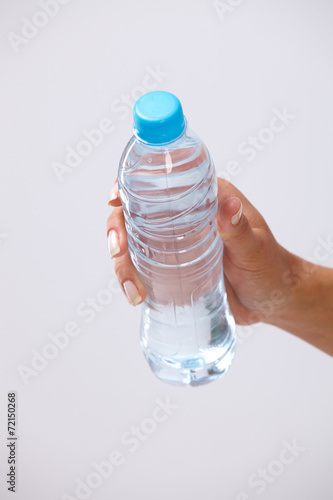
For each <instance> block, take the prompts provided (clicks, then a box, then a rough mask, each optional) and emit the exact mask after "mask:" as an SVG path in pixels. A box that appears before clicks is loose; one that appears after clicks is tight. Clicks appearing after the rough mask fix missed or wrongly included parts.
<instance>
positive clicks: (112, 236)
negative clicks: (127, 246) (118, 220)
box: [108, 229, 120, 258]
mask: <svg viewBox="0 0 333 500" xmlns="http://www.w3.org/2000/svg"><path fill="white" fill-rule="evenodd" d="M108 246H109V252H110V255H111V258H112V257H114V256H115V255H117V253H119V252H120V247H119V240H118V236H117V233H116V231H114V230H113V229H111V231H110V232H109V236H108Z"/></svg>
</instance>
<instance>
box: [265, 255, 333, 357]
mask: <svg viewBox="0 0 333 500" xmlns="http://www.w3.org/2000/svg"><path fill="white" fill-rule="evenodd" d="M285 262H286V270H285V271H284V274H283V276H282V281H283V283H284V296H285V302H284V304H283V306H282V307H281V308H280V309H276V311H275V314H273V315H272V317H271V318H270V319H271V321H268V322H269V323H270V324H272V325H274V326H276V327H278V328H281V329H283V330H286V331H288V332H290V333H293V334H294V335H296V336H298V337H300V338H302V339H303V340H305V341H307V342H310V343H311V344H313V345H315V346H316V347H319V348H320V349H322V350H324V351H326V352H328V353H330V354H331V355H333V269H329V268H325V267H322V266H318V265H316V264H313V263H312V262H308V261H306V260H304V259H302V258H300V257H298V256H297V255H294V254H292V253H290V252H288V251H287V250H285Z"/></svg>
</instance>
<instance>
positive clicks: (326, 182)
mask: <svg viewBox="0 0 333 500" xmlns="http://www.w3.org/2000/svg"><path fill="white" fill-rule="evenodd" d="M46 12H48V13H46ZM332 16H333V3H332V2H331V1H330V0H316V1H315V2H314V1H311V0H274V1H270V2H267V1H264V0H244V1H243V2H242V1H239V0H238V1H236V0H225V1H224V2H215V5H214V3H213V2H212V1H208V0H192V1H190V0H165V1H162V0H161V1H158V0H155V1H153V0H141V1H136V0H126V1H124V2H120V1H117V2H116V1H115V0H111V1H106V0H96V1H88V0H81V1H79V0H71V1H65V0H62V4H61V5H60V2H55V0H54V1H52V0H50V1H49V2H47V1H46V0H45V1H43V0H41V1H39V2H38V1H33V0H25V1H23V0H20V1H19V0H17V1H16V2H8V1H2V2H1V6H0V19H1V21H0V26H1V36H0V44H1V47H0V54H1V65H0V68H1V92H0V109H1V148H0V155H1V164H0V165H1V167H0V168H1V177H0V262H1V263H0V266H1V281H0V294H1V303H0V304H1V305H0V309H1V313H0V314H1V318H0V321H1V322H0V328H1V348H0V353H1V354H0V356H1V359H0V361H1V377H0V384H1V391H0V418H1V422H0V424H1V427H0V428H1V431H0V435H1V442H0V459H1V462H0V470H1V475H0V496H1V498H2V499H7V498H8V499H9V498H14V497H15V498H16V499H17V500H60V499H62V500H65V499H67V500H68V498H72V499H73V498H92V499H93V500H106V499H110V498H112V499H116V500H132V499H146V500H155V499H156V498H158V499H159V500H167V499H170V498H173V499H186V500H188V499H191V500H201V499H202V498H210V499H212V500H236V499H237V500H249V499H251V500H253V499H257V498H264V499H265V500H266V499H267V500H280V499H281V498H284V499H286V500H295V499H302V500H313V499H314V498H318V499H320V500H330V499H331V498H332V495H333V479H332V461H333V437H332V420H333V403H332V389H333V365H332V359H331V358H330V357H329V356H328V355H326V354H324V353H322V352H320V351H319V350H317V349H315V348H314V347H311V346H310V345H307V344H305V343H304V342H303V341H301V340H299V339H297V338H295V337H293V336H292V335H290V334H288V333H286V332H283V331H281V330H278V329H276V328H274V327H269V326H267V325H264V324H262V325H258V326H256V327H254V328H252V329H239V331H238V333H239V336H240V342H239V343H238V346H237V352H236V357H235V360H234V362H233V365H232V367H231V369H230V371H229V372H228V374H227V375H226V376H225V377H223V378H222V379H221V380H219V381H218V382H214V383H213V384H210V385H207V386H203V387H200V388H191V387H190V388H177V387H173V386H169V385H167V384H165V383H162V382H160V381H158V380H157V379H155V378H154V376H153V374H152V373H151V372H150V369H149V367H148V365H147V364H146V362H145V359H144V357H143V355H142V354H141V350H140V345H139V322H140V307H138V308H131V307H130V306H129V305H128V304H127V302H126V300H125V298H124V297H123V296H122V293H121V291H120V289H119V286H118V285H117V283H116V280H115V277H114V272H113V265H112V262H111V260H110V258H109V255H108V251H107V241H106V234H105V223H106V218H107V216H108V214H109V212H110V209H109V208H108V206H107V195H108V192H109V189H110V188H111V186H112V184H113V182H114V179H115V177H116V175H117V168H118V161H119V157H120V155H121V152H122V150H123V148H124V147H125V145H126V142H127V140H128V139H129V138H130V136H131V134H132V117H131V113H132V109H131V106H132V105H133V102H134V100H135V99H136V98H137V97H139V95H140V94H141V93H142V92H144V91H147V90H150V89H152V88H155V89H161V90H167V91H170V92H173V93H175V94H176V95H177V96H178V97H179V99H180V100H181V102H182V104H183V108H184V111H185V114H186V117H187V119H188V121H189V123H190V126H191V128H193V129H194V130H195V131H196V132H197V133H198V134H199V135H200V136H201V137H202V138H203V140H204V141H205V142H206V144H207V146H208V148H209V150H210V152H211V155H212V157H213V159H214V162H215V165H216V169H217V171H218V172H219V173H220V175H222V176H226V173H227V175H229V177H230V180H231V181H232V182H234V184H235V185H236V186H237V187H238V188H239V189H240V190H242V191H243V192H244V194H245V195H246V196H247V197H248V198H249V199H250V200H251V201H252V203H253V204H254V205H255V206H256V207H257V208H258V209H259V210H260V211H261V212H262V214H263V215H264V217H265V218H266V220H267V222H268V223H269V225H270V227H271V228H272V231H273V232H274V234H275V236H276V238H277V239H278V241H279V242H280V243H281V244H283V245H284V246H286V247H287V248H288V249H289V250H291V251H293V252H295V253H297V254H299V255H301V256H303V257H305V258H311V259H313V260H317V261H318V262H319V261H320V263H322V264H324V265H327V266H332V265H333V255H332V253H333V250H332V247H330V246H329V243H327V242H329V241H332V239H333V228H332V205H333V204H332V183H333V173H332V155H333V150H332V131H333V99H332V97H333V92H332V89H333V70H332V55H333V46H332V42H333V31H332ZM29 23H30V24H29ZM31 23H33V24H32V25H31ZM36 25H37V28H36V27H35V28H34V26H36ZM149 75H150V76H149ZM148 87H150V88H149V89H148ZM276 111H278V112H280V113H287V114H288V115H292V118H289V119H288V120H286V121H288V123H286V124H285V126H284V127H283V130H281V131H280V132H275V133H274V134H273V136H272V134H270V132H269V131H268V132H267V130H266V131H264V132H263V129H267V127H269V124H270V121H271V119H272V117H273V116H274V114H275V113H276ZM101 122H102V124H103V126H104V129H105V130H106V129H107V132H105V133H104V132H103V136H102V139H101V136H100V135H98V137H97V135H96V134H95V136H94V137H95V143H96V144H95V145H94V144H91V146H90V147H89V144H88V146H87V145H86V144H84V143H82V142H81V141H84V140H86V136H87V134H88V135H89V133H90V132H91V131H92V130H93V129H96V128H97V127H99V126H100V124H101ZM105 127H106V128H105ZM258 135H260V137H262V138H263V139H264V140H266V144H265V145H264V147H263V143H262V142H261V143H260V149H261V150H260V151H258V150H256V152H255V154H254V155H253V154H251V155H250V153H247V154H244V147H245V146H246V142H247V141H248V140H249V137H258ZM244 141H245V145H244ZM98 142H99V143H98ZM242 144H243V146H242ZM77 148H79V150H80V151H81V153H82V152H83V154H81V155H80V156H79V157H78V156H76V160H75V159H74V158H73V150H74V151H77ZM242 148H243V149H242ZM242 151H243V152H242ZM69 152H71V154H72V157H71V161H72V164H71V166H68V165H67V169H66V156H68V154H69ZM250 156H251V159H250ZM252 156H255V157H254V158H252ZM67 160H68V161H70V158H67ZM230 162H233V163H232V164H233V165H235V164H237V165H238V168H237V169H236V170H237V174H236V170H235V169H234V170H231V169H230ZM74 163H76V166H73V164H74ZM60 164H62V167H61V166H59V165H60ZM228 168H229V174H228ZM59 169H60V170H59ZM59 171H60V172H61V174H59ZM230 172H231V174H230ZM323 241H324V242H326V247H327V248H326V250H325V246H324V247H323V243H322V242H323ZM318 248H319V249H318ZM318 259H319V260H318ZM65 329H67V332H69V333H70V334H71V336H68V333H66V335H65V334H64V331H65ZM61 334H62V335H61ZM52 335H53V337H52ZM52 338H53V339H54V338H58V339H62V348H55V347H52V345H53V346H54V341H52ZM66 339H67V341H66ZM58 342H60V340H58ZM66 342H67V344H66ZM48 344H52V345H51V347H50V346H49V345H48ZM65 344H66V345H65ZM43 352H44V353H46V356H48V357H49V358H52V359H47V360H45V362H43V361H41V358H39V357H38V354H36V353H39V355H41V353H43ZM38 360H39V361H38ZM29 370H30V371H29ZM22 373H23V374H25V375H22ZM8 391H16V394H17V436H18V440H17V445H16V458H17V463H16V475H17V492H16V494H15V495H14V494H13V493H11V492H9V491H8V490H7V486H8V485H7V484H6V474H7V472H8V463H7V456H8V448H7V446H6V443H7V441H6V438H7V434H6V432H7V431H6V429H7V392H8ZM161 402H162V405H163V404H164V405H165V404H166V403H168V402H169V403H170V404H171V405H172V406H170V407H169V409H167V410H162V409H161V410H156V408H157V407H158V406H159V405H161ZM160 408H161V406H160ZM154 412H155V413H154ZM163 412H164V413H163ZM167 412H168V413H167ZM157 414H158V415H159V416H160V417H161V416H162V415H164V416H165V418H164V417H163V418H159V420H160V421H159V422H157V423H156V422H155V421H154V420H152V416H153V415H155V416H156V415H157ZM161 420H163V421H161ZM154 422H155V423H154ZM133 426H134V427H133ZM136 427H139V428H142V429H144V430H143V434H142V435H140V436H141V437H140V438H139V437H136V438H133V436H132V433H133V432H134V433H135V432H137V431H136ZM129 439H132V441H130V442H128V440H129ZM134 443H136V444H134ZM288 446H289V447H294V455H292V453H291V452H284V450H286V449H287V448H288ZM134 448H135V450H134V451H131V450H133V449H134ZM297 450H298V451H297ZM113 452H118V463H119V465H115V466H114V468H113V470H111V468H110V467H109V468H107V466H106V465H105V464H104V466H105V468H104V469H103V470H104V475H108V477H105V478H104V477H103V478H101V476H99V475H96V464H101V462H105V461H106V460H109V457H110V455H111V454H112V453H113ZM115 456H116V454H114V455H113V458H114V457H115ZM286 456H287V458H288V460H285V459H284V458H283V457H286ZM119 457H121V458H119ZM120 462H121V463H120ZM287 462H288V463H287ZM94 463H95V465H93V464H94ZM263 471H264V472H263ZM265 471H267V472H265ZM79 479H80V480H82V481H84V482H85V484H87V481H88V483H89V482H90V485H91V487H90V490H87V489H86V490H85V491H84V488H83V487H82V488H81V490H80V491H79V492H77V493H75V489H76V487H77V485H78V484H81V486H82V483H79V482H78V480H79ZM66 495H70V496H66Z"/></svg>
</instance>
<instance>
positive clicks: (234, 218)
mask: <svg viewBox="0 0 333 500" xmlns="http://www.w3.org/2000/svg"><path fill="white" fill-rule="evenodd" d="M242 213H243V205H242V202H240V207H239V209H238V212H237V213H236V214H235V215H233V216H232V217H231V224H232V225H233V226H236V225H237V224H238V222H239V221H240V218H241V217H242Z"/></svg>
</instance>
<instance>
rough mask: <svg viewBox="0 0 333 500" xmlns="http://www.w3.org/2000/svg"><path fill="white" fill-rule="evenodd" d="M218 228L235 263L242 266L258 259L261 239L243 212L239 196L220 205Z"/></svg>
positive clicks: (230, 257)
mask: <svg viewBox="0 0 333 500" xmlns="http://www.w3.org/2000/svg"><path fill="white" fill-rule="evenodd" d="M217 230H218V233H219V235H220V237H221V239H222V240H223V243H224V247H225V252H226V254H227V257H228V259H230V260H231V261H232V263H233V264H234V265H236V266H238V267H240V268H241V267H244V266H246V264H247V263H249V262H253V261H254V260H257V258H258V252H259V250H260V245H261V240H260V239H259V237H258V234H257V233H255V232H254V231H253V229H252V227H251V225H250V223H249V221H248V219H247V217H246V216H245V214H244V213H243V203H242V201H241V200H240V199H239V198H238V197H231V198H228V199H226V200H225V201H223V203H222V204H221V205H220V206H219V210H218V217H217Z"/></svg>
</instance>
